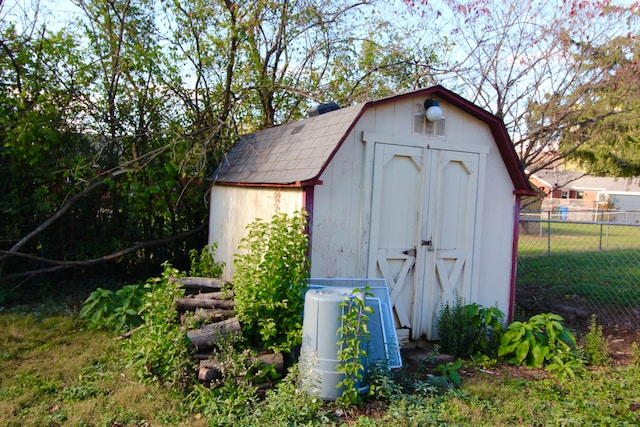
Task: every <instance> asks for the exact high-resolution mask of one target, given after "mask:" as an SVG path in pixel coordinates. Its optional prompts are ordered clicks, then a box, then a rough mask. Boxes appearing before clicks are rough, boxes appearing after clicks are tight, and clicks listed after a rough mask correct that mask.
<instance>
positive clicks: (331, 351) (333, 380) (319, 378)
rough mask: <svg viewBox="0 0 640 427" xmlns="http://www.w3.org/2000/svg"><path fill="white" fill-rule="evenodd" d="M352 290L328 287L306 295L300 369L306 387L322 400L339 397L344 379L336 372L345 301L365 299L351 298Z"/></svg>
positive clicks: (338, 362)
mask: <svg viewBox="0 0 640 427" xmlns="http://www.w3.org/2000/svg"><path fill="white" fill-rule="evenodd" d="M352 291H353V288H351V289H350V288H340V287H330V288H329V287H327V288H322V289H312V290H309V291H307V293H306V295H305V302H304V317H303V321H302V345H301V347H300V369H301V374H302V378H303V381H304V382H305V385H306V387H311V388H312V389H313V390H314V392H317V394H318V396H319V397H320V398H322V399H324V400H335V399H337V398H338V397H340V396H341V395H342V392H343V387H337V384H338V383H339V382H340V381H342V380H343V379H344V374H342V373H339V372H338V367H339V365H340V363H341V362H340V361H339V360H338V350H339V349H340V346H339V342H340V341H342V340H341V337H340V336H339V335H338V330H339V329H340V327H341V320H340V319H341V317H342V315H343V307H341V306H340V304H341V303H342V302H343V301H345V299H351V298H364V296H363V295H362V294H359V295H354V294H353V293H352Z"/></svg>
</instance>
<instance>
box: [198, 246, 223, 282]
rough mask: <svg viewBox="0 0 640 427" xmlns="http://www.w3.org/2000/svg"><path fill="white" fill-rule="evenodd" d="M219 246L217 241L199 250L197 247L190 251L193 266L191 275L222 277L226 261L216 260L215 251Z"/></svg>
mask: <svg viewBox="0 0 640 427" xmlns="http://www.w3.org/2000/svg"><path fill="white" fill-rule="evenodd" d="M217 247H218V244H217V243H214V244H212V245H211V246H205V247H204V248H202V250H201V251H199V252H198V250H196V249H191V250H190V251H189V260H190V261H191V268H190V270H189V275H190V276H193V277H220V276H221V275H222V269H223V268H224V263H223V262H222V263H219V262H216V260H215V253H216V249H217Z"/></svg>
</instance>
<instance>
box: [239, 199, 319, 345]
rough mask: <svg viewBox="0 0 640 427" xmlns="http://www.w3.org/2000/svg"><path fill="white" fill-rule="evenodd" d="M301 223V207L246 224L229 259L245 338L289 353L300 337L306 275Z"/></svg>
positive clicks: (303, 225)
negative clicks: (242, 234) (238, 242)
mask: <svg viewBox="0 0 640 427" xmlns="http://www.w3.org/2000/svg"><path fill="white" fill-rule="evenodd" d="M306 227H307V219H306V213H302V212H295V213H294V214H293V215H292V216H289V215H287V214H286V213H281V214H277V215H274V216H273V217H272V219H271V221H270V222H267V221H264V220H261V219H257V220H256V221H254V222H252V223H251V224H249V225H248V226H247V232H248V234H247V236H246V237H244V238H243V239H242V240H241V243H240V247H239V252H240V253H239V254H236V256H235V259H234V265H235V274H234V277H233V282H234V292H235V301H236V310H237V313H238V320H239V321H240V323H241V325H242V330H243V334H244V335H245V336H246V337H247V338H249V339H250V340H251V341H252V343H251V344H258V345H261V346H262V347H264V348H268V349H271V350H274V351H282V352H287V353H289V352H291V351H292V350H293V349H294V347H296V346H298V345H299V344H300V342H301V340H302V309H303V306H304V291H305V290H306V288H307V282H308V279H309V260H308V258H307V250H308V247H309V241H308V236H307V230H306Z"/></svg>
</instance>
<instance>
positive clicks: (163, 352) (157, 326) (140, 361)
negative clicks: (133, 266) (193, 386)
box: [126, 263, 193, 388]
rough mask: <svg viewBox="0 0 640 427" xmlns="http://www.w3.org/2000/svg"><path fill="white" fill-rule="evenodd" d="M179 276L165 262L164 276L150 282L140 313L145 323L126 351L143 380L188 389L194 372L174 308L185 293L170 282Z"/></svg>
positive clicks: (130, 362) (128, 344)
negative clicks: (177, 300)
mask: <svg viewBox="0 0 640 427" xmlns="http://www.w3.org/2000/svg"><path fill="white" fill-rule="evenodd" d="M178 276H179V272H178V270H177V269H175V268H173V267H172V266H171V265H170V264H169V263H165V264H164V271H163V273H162V276H161V277H156V278H152V279H149V280H148V281H147V283H146V284H145V288H146V289H147V290H148V292H147V293H146V294H145V296H144V298H143V300H142V310H141V312H140V314H141V315H142V319H143V321H144V324H143V327H142V328H140V329H139V330H137V331H136V332H135V333H134V334H133V335H132V337H131V339H130V340H129V341H128V342H127V348H126V351H127V354H128V356H129V365H130V366H131V367H133V368H134V370H135V371H136V374H137V376H138V378H139V379H140V380H141V381H143V382H145V383H148V382H156V381H157V382H160V383H161V384H166V385H168V386H175V387H179V388H186V386H187V385H188V384H190V382H191V380H190V377H189V375H190V374H192V373H193V371H192V369H191V368H192V366H191V365H192V362H191V358H190V353H191V351H190V349H189V346H188V338H187V334H186V332H185V331H183V330H181V328H180V325H179V319H178V313H177V311H176V308H175V301H176V299H178V298H180V297H181V296H182V295H184V290H183V289H182V288H181V285H180V284H179V283H175V282H173V283H172V282H171V281H170V280H169V279H171V278H172V277H178Z"/></svg>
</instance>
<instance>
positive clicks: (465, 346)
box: [436, 297, 504, 357]
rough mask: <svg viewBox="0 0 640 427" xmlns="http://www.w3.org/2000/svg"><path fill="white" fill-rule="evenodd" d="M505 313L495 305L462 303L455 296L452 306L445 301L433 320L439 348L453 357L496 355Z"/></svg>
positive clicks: (460, 299)
mask: <svg viewBox="0 0 640 427" xmlns="http://www.w3.org/2000/svg"><path fill="white" fill-rule="evenodd" d="M503 321H504V313H502V312H501V311H500V310H499V309H497V308H495V307H489V308H487V307H483V306H481V305H479V304H476V303H473V304H467V305H465V304H464V301H463V300H462V298H460V297H458V298H456V301H455V303H454V304H453V305H450V304H449V302H447V303H445V304H444V305H443V306H442V307H441V309H440V313H439V314H438V318H437V319H436V327H437V328H438V332H439V334H440V342H439V345H440V349H441V351H442V352H443V353H446V354H450V355H452V356H456V357H467V356H469V355H471V354H474V353H480V354H486V355H488V356H495V355H496V353H497V349H498V345H499V342H500V337H501V334H502V322H503Z"/></svg>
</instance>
